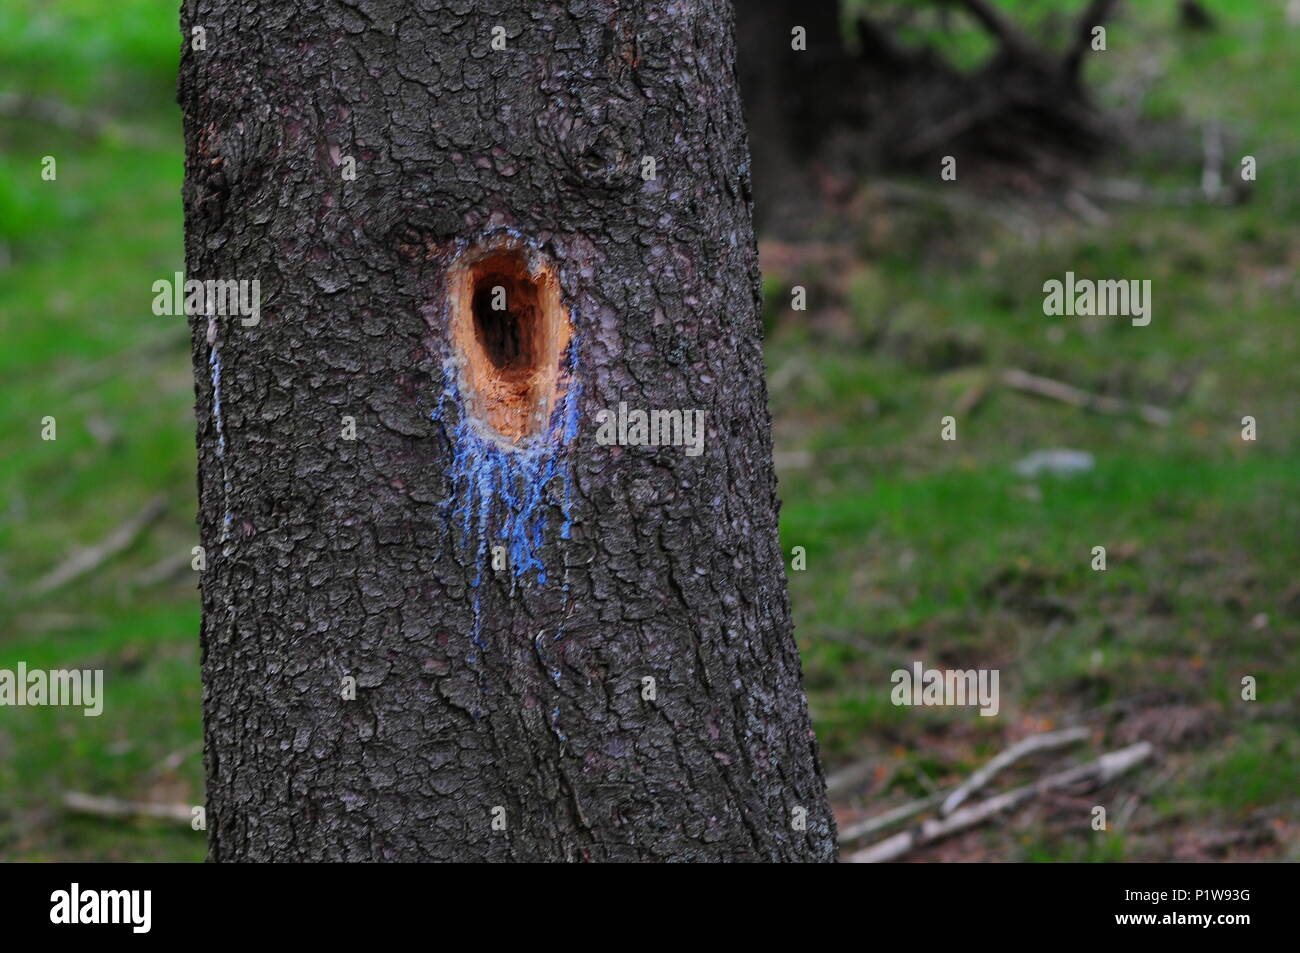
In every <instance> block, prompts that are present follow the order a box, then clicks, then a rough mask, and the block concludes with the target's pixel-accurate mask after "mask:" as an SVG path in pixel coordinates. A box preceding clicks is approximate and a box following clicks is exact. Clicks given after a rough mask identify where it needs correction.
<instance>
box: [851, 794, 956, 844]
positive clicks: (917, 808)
mask: <svg viewBox="0 0 1300 953" xmlns="http://www.w3.org/2000/svg"><path fill="white" fill-rule="evenodd" d="M942 797H943V794H942V793H935V794H929V795H927V796H925V797H923V798H918V799H917V800H915V801H909V802H908V803H906V804H903V805H901V806H899V807H896V808H894V809H893V810H892V811H886V812H885V813H884V814H877V815H876V816H875V817H868V818H866V819H865V820H861V821H858V822H857V823H856V824H850V825H849V826H848V827H845V828H843V829H841V830H840V833H839V842H840V843H841V844H848V843H852V842H853V841H855V840H861V839H862V838H863V837H866V836H867V835H868V834H874V833H876V832H877V831H882V830H884V829H885V828H887V827H893V826H894V825H895V824H897V823H898V822H899V821H905V820H907V819H908V818H909V817H915V816H916V815H917V814H920V813H921V812H922V811H928V810H929V809H930V808H932V807H934V806H935V805H936V804H938V803H939V799H940V798H942Z"/></svg>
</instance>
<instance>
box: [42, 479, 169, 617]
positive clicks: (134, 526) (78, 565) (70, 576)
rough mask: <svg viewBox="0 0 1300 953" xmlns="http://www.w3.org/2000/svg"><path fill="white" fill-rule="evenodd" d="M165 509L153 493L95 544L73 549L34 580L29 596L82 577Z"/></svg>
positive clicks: (126, 542) (127, 542)
mask: <svg viewBox="0 0 1300 953" xmlns="http://www.w3.org/2000/svg"><path fill="white" fill-rule="evenodd" d="M166 509H167V499H166V497H164V496H161V495H160V496H155V497H154V498H153V499H152V500H150V501H149V503H148V504H147V505H146V506H145V508H144V509H143V510H141V511H140V512H139V513H137V514H136V515H135V516H133V517H132V518H131V519H129V520H127V521H126V522H125V523H123V524H122V525H121V526H119V527H118V528H117V529H115V530H113V532H111V533H109V534H108V535H107V536H105V537H104V538H103V539H102V540H100V541H99V542H98V543H96V544H95V545H94V546H90V547H87V548H86V549H76V550H74V551H73V552H72V555H70V556H69V557H68V558H67V559H65V560H64V561H63V562H62V563H61V564H60V565H59V566H58V567H56V568H55V569H53V570H52V571H51V572H49V573H48V574H47V575H45V576H43V577H42V578H41V579H39V580H37V582H36V583H35V584H34V585H33V586H32V595H34V596H43V595H45V594H46V593H49V592H53V591H54V590H55V589H58V588H60V587H61V586H66V585H67V584H68V583H70V582H72V580H74V579H77V578H78V577H80V576H84V575H85V574H86V573H88V572H90V571H91V570H92V569H95V568H97V567H99V566H101V565H103V564H104V563H105V562H107V561H108V560H110V559H112V558H113V557H114V556H116V555H117V554H118V553H120V552H122V551H123V550H124V549H127V548H128V547H129V546H130V545H131V544H132V543H133V542H135V539H136V537H137V536H139V535H140V533H142V532H143V531H144V530H145V529H146V528H147V527H148V526H149V524H150V523H152V522H153V521H154V520H156V519H157V518H158V517H159V516H161V515H162V514H163V511H164V510H166Z"/></svg>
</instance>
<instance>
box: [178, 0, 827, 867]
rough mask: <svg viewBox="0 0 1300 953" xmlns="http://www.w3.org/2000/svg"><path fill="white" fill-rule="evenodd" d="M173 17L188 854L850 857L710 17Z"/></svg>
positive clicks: (253, 4) (348, 0)
mask: <svg viewBox="0 0 1300 953" xmlns="http://www.w3.org/2000/svg"><path fill="white" fill-rule="evenodd" d="M525 6H527V7H530V8H531V12H522V10H521V8H522V7H525ZM566 11H567V12H566ZM498 26H499V27H502V28H503V29H502V30H500V31H498V30H495V29H494V28H496V27H498ZM182 27H183V31H184V35H185V37H186V49H185V51H184V54H183V57H182V68H181V80H180V101H181V104H182V107H183V112H184V117H185V141H186V181H185V191H184V199H185V219H186V263H187V269H188V277H189V278H190V279H196V280H200V281H202V280H250V281H251V280H253V279H256V280H258V281H259V282H260V314H258V315H256V316H255V317H256V319H257V320H256V322H255V323H254V320H253V317H251V316H239V315H224V316H223V315H221V314H220V313H219V310H220V309H219V308H217V309H214V310H217V311H218V313H216V314H213V315H209V314H205V313H197V314H193V315H192V316H191V318H190V321H191V330H192V335H193V359H194V366H195V371H196V379H197V384H196V393H197V409H196V412H197V418H198V451H199V493H200V503H199V508H200V512H199V522H200V527H201V532H202V539H203V543H204V546H205V548H206V551H207V554H208V565H207V569H206V571H205V572H204V573H203V575H202V580H203V582H202V591H203V631H202V643H203V684H204V722H205V735H206V765H207V775H208V790H207V798H208V802H207V803H208V813H207V821H208V830H209V838H210V856H211V858H212V859H213V860H220V861H225V860H594V861H613V860H809V861H811V860H816V861H826V860H832V859H833V857H834V841H835V835H834V825H833V821H832V819H831V816H830V813H829V810H828V807H827V803H826V798H825V790H824V785H823V781H822V776H821V771H820V768H819V766H818V763H817V749H816V741H815V739H814V737H813V734H812V730H811V726H810V722H809V717H808V712H807V705H806V702H805V699H804V694H803V690H802V687H801V685H800V667H799V656H798V653H797V650H796V647H795V643H794V639H793V635H792V626H791V620H790V609H789V603H788V597H787V593H786V585H785V570H784V563H783V557H782V552H781V550H780V547H779V541H778V536H777V519H776V512H777V503H776V498H775V479H774V476H773V469H772V455H771V434H770V418H769V415H768V411H767V407H766V392H765V386H764V368H763V359H762V351H761V341H760V334H761V331H760V328H761V325H760V308H759V305H760V300H759V280H758V267H757V254H756V251H755V244H754V236H753V231H752V227H751V221H750V215H751V212H750V200H749V182H748V155H747V147H746V142H745V132H744V128H743V124H742V118H741V110H740V101H739V98H738V95H737V92H736V86H735V81H734V73H733V55H734V45H733V35H732V32H733V31H732V14H731V9H730V4H729V3H726V2H725V0H683V2H679V3H657V2H650V0H635V2H629V0H588V2H573V3H569V4H567V5H561V4H545V5H542V4H530V5H524V4H519V3H518V2H517V0H330V2H322V0H186V3H185V5H184V8H183V10H182ZM195 27H202V28H203V38H204V43H205V46H206V49H202V50H200V49H195V48H194V46H195V41H194V39H193V36H194V34H193V31H194V28H195ZM494 38H495V40H496V45H497V46H500V45H502V44H501V38H504V49H496V48H494ZM645 157H652V158H653V159H654V160H655V167H654V169H653V170H651V169H650V168H649V166H648V164H647V163H646V162H645V161H644V158H645ZM353 163H354V164H355V177H352V176H351V175H350V171H351V168H352V166H353ZM651 172H653V176H651V175H650V173H651ZM498 289H500V290H498ZM498 295H500V296H501V298H502V300H501V301H498V300H497V296H498ZM211 305H212V299H211V298H208V299H206V306H211ZM499 305H501V306H499ZM246 314H247V312H246ZM620 402H623V403H625V404H626V405H627V410H628V415H629V416H631V414H632V411H635V410H638V409H641V410H651V409H655V410H670V409H683V410H685V411H686V413H685V414H683V416H682V420H683V421H687V420H690V419H691V417H692V416H693V414H691V412H692V411H696V410H698V411H702V412H703V415H704V416H703V420H704V434H705V439H704V442H703V445H702V448H701V449H702V452H701V453H699V454H698V455H695V454H694V448H693V447H692V446H690V445H689V444H688V445H684V446H658V447H649V446H631V445H613V446H610V445H606V444H607V443H608V440H607V439H604V438H602V437H601V433H602V430H601V424H602V423H603V422H604V421H605V415H603V414H601V413H600V411H601V410H602V409H608V408H613V409H614V410H615V412H616V415H617V411H618V408H619V404H620ZM351 428H354V429H355V436H354V439H350V437H351V436H352V434H351ZM610 429H612V428H611V427H609V426H608V425H606V427H605V433H606V437H608V431H609V430H610ZM638 435H639V434H638V433H637V431H636V428H635V426H633V428H632V432H631V433H629V434H628V435H627V441H628V442H630V441H632V440H633V439H634V438H635V437H637V436H638ZM674 435H675V436H676V437H678V438H681V442H683V443H687V439H686V435H685V432H684V431H682V430H675V431H672V432H671V434H669V436H674ZM353 689H355V691H353ZM353 695H355V697H352V696H353Z"/></svg>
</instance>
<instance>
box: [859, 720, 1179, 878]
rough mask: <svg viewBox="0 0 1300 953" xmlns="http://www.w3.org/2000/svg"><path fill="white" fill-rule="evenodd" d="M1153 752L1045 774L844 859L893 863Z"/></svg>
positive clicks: (1122, 769)
mask: <svg viewBox="0 0 1300 953" xmlns="http://www.w3.org/2000/svg"><path fill="white" fill-rule="evenodd" d="M1153 751H1154V749H1153V748H1152V747H1151V745H1150V744H1149V743H1147V742H1145V741H1140V742H1138V743H1137V744H1135V745H1130V746H1129V747H1127V748H1121V749H1120V750H1118V751H1112V752H1110V753H1108V754H1104V755H1102V756H1101V757H1100V758H1098V759H1097V760H1096V761H1090V762H1088V763H1087V764H1084V765H1080V766H1078V767H1076V768H1071V769H1069V770H1068V771H1061V772H1059V773H1057V774H1053V775H1049V776H1048V777H1045V778H1042V779H1041V780H1039V781H1036V782H1034V783H1033V784H1026V785H1025V786H1023V787H1019V788H1015V789H1013V790H1011V791H1007V792H1006V793H1005V794H999V795H997V796H996V797H991V798H988V799H987V800H984V801H980V802H979V803H978V804H971V805H969V806H967V807H964V808H961V809H959V810H958V811H956V812H955V813H953V814H950V815H949V816H948V817H945V818H942V819H930V820H926V821H923V822H921V823H920V824H918V825H917V826H916V827H914V828H912V829H911V830H907V831H903V832H902V833H900V834H895V835H894V836H893V837H888V838H886V839H885V840H883V841H880V842H879V843H878V844H873V845H871V846H870V847H867V848H865V849H863V850H860V851H857V852H856V853H853V854H850V855H849V856H848V857H847V858H846V860H847V862H848V863H851V864H876V863H883V862H885V861H890V860H897V859H898V858H899V857H902V856H903V855H904V854H906V853H908V852H909V851H911V850H914V849H915V848H917V847H920V846H923V845H925V844H930V843H933V842H934V841H937V840H940V839H942V838H944V837H947V836H948V835H949V834H955V833H957V832H958V831H963V830H966V829H967V828H969V827H974V826H975V825H977V824H981V823H983V822H984V821H986V820H988V819H989V818H991V817H993V816H995V815H997V814H1000V813H1002V812H1003V811H1005V810H1008V809H1010V808H1013V807H1016V806H1018V805H1020V804H1023V803H1024V802H1025V801H1028V800H1030V799H1031V798H1033V797H1035V796H1037V795H1040V794H1045V793H1047V792H1049V791H1058V790H1063V789H1066V788H1072V787H1075V786H1085V787H1086V789H1092V788H1097V787H1101V786H1102V785H1104V784H1106V783H1108V782H1109V781H1112V780H1114V779H1115V778H1117V777H1119V776H1120V775H1122V774H1124V773H1126V772H1128V771H1131V770H1132V769H1133V768H1135V767H1137V766H1138V765H1139V764H1141V763H1142V762H1143V761H1145V760H1146V759H1147V758H1149V757H1151V754H1152V752H1153Z"/></svg>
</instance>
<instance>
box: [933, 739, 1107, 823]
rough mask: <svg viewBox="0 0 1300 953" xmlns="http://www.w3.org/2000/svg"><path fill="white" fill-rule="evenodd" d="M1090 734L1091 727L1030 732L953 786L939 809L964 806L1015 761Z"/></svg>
mask: <svg viewBox="0 0 1300 953" xmlns="http://www.w3.org/2000/svg"><path fill="white" fill-rule="evenodd" d="M1087 737H1088V729H1087V728H1066V729H1065V730H1063V731H1048V732H1045V733H1043V734H1040V735H1030V736H1029V737H1028V738H1021V739H1020V740H1019V741H1017V742H1016V743H1015V744H1013V745H1012V746H1011V747H1010V748H1007V749H1006V750H1005V751H1003V752H1002V753H1001V754H999V755H998V756H997V757H995V758H993V760H991V761H990V762H989V763H988V764H986V765H984V767H982V768H980V769H979V770H978V771H976V772H975V773H974V774H972V775H971V776H970V777H969V778H967V779H966V780H965V781H963V782H962V783H961V784H959V785H957V787H956V788H954V789H953V792H952V793H951V794H949V795H948V797H947V798H946V799H945V800H944V802H943V806H942V807H940V808H939V813H940V814H942V815H944V816H947V815H949V814H951V813H952V812H953V811H955V810H957V808H959V807H961V804H962V802H963V801H965V800H966V799H967V798H968V797H970V796H971V795H972V794H974V793H975V792H976V791H978V790H979V789H980V788H982V787H984V786H985V785H986V784H988V783H989V782H990V781H992V780H993V778H994V776H996V775H997V774H998V772H1000V771H1002V770H1003V769H1004V768H1007V767H1010V766H1011V765H1013V764H1015V763H1016V762H1017V761H1019V760H1020V759H1021V758H1024V757H1027V756H1028V755H1031V754H1034V753H1035V752H1037V751H1051V750H1052V749H1054V748H1064V747H1065V746H1066V745H1072V744H1075V743H1076V742H1079V741H1084V740H1086V739H1087Z"/></svg>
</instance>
